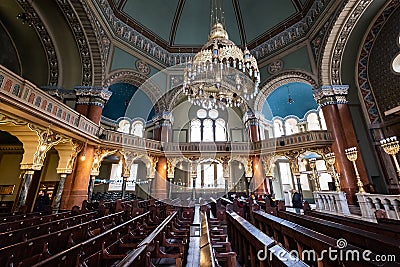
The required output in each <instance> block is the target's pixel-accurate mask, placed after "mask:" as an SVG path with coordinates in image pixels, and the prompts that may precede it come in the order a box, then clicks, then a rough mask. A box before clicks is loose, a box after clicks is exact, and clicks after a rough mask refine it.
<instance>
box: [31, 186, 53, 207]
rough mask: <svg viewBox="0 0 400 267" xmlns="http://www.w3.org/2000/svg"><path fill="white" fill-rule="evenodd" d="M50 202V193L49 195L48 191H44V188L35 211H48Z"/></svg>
mask: <svg viewBox="0 0 400 267" xmlns="http://www.w3.org/2000/svg"><path fill="white" fill-rule="evenodd" d="M49 204H50V198H49V195H47V193H46V192H44V191H43V190H40V191H39V195H38V197H37V199H36V204H35V208H34V210H33V211H35V212H43V211H47V210H48V208H49Z"/></svg>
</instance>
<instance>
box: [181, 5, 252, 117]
mask: <svg viewBox="0 0 400 267" xmlns="http://www.w3.org/2000/svg"><path fill="white" fill-rule="evenodd" d="M223 21H224V15H223V11H222V4H221V1H220V0H212V2H211V31H210V34H209V36H208V42H207V43H206V44H205V45H204V46H203V47H202V49H201V50H200V52H198V53H197V54H196V55H195V56H194V57H193V59H191V60H188V63H187V64H186V67H185V70H184V81H183V87H182V88H183V89H182V90H183V92H184V94H186V95H187V97H188V101H189V102H191V103H192V104H194V105H198V106H202V107H203V108H206V109H212V108H221V109H224V108H225V107H239V106H241V105H242V104H243V103H245V102H246V101H250V100H251V99H253V98H254V97H255V96H256V95H257V93H258V85H259V84H260V71H259V70H258V66H257V61H256V59H255V58H254V56H252V55H251V54H250V51H249V50H248V49H247V48H246V49H245V50H244V51H242V50H241V49H240V48H239V47H237V46H236V45H235V43H233V42H232V41H231V40H229V37H228V33H227V32H226V30H225V28H224V25H223V24H224V22H223Z"/></svg>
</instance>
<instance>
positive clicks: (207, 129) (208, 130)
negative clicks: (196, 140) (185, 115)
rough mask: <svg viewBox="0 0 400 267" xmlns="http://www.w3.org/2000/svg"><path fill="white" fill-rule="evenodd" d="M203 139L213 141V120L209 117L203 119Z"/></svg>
mask: <svg viewBox="0 0 400 267" xmlns="http://www.w3.org/2000/svg"><path fill="white" fill-rule="evenodd" d="M203 141H204V142H212V141H214V128H213V121H212V120H211V119H205V120H204V121H203Z"/></svg>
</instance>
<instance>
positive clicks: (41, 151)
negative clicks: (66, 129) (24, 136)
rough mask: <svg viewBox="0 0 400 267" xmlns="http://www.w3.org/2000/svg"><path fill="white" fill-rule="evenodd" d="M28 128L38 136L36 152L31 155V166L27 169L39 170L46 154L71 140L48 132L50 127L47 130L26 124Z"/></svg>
mask: <svg viewBox="0 0 400 267" xmlns="http://www.w3.org/2000/svg"><path fill="white" fill-rule="evenodd" d="M28 127H29V128H30V129H31V130H32V131H34V132H36V134H37V136H38V145H37V147H36V152H35V154H34V155H33V162H32V166H31V167H30V168H29V169H33V170H40V169H41V167H42V166H43V162H44V160H45V158H46V153H47V152H48V151H49V150H50V149H51V148H52V147H53V146H55V145H57V144H59V143H66V142H70V141H71V138H69V137H66V136H64V135H61V134H58V133H55V132H53V131H52V130H50V125H49V127H47V128H43V127H39V126H37V125H34V124H32V123H28Z"/></svg>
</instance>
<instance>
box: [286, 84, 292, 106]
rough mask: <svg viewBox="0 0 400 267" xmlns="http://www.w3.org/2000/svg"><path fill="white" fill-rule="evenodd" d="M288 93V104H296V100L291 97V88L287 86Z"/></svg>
mask: <svg viewBox="0 0 400 267" xmlns="http://www.w3.org/2000/svg"><path fill="white" fill-rule="evenodd" d="M287 92H288V103H289V104H293V103H294V99H293V98H292V96H291V95H290V88H289V86H287Z"/></svg>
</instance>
